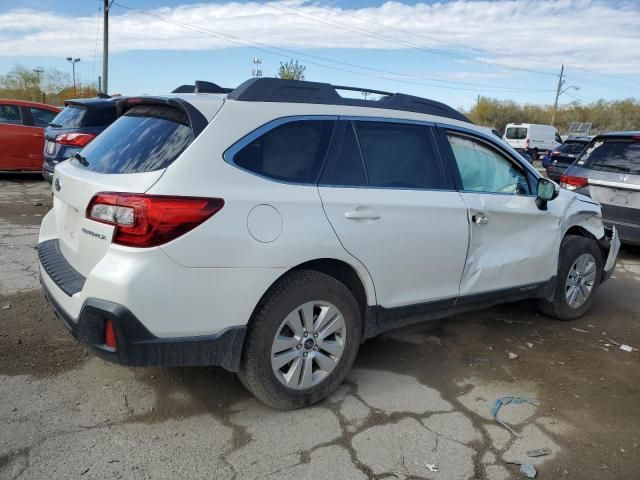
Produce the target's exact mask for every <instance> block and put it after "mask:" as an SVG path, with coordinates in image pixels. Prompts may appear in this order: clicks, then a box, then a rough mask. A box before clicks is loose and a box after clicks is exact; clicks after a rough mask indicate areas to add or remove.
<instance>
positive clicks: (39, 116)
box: [29, 108, 56, 127]
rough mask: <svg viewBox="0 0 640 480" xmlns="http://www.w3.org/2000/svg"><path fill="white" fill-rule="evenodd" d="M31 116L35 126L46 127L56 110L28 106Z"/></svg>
mask: <svg viewBox="0 0 640 480" xmlns="http://www.w3.org/2000/svg"><path fill="white" fill-rule="evenodd" d="M29 110H30V111H31V118H32V119H33V124H34V125H35V126H36V127H46V126H47V125H49V123H50V122H51V120H53V118H54V117H55V116H56V112H53V111H51V110H44V109H42V108H30V109H29Z"/></svg>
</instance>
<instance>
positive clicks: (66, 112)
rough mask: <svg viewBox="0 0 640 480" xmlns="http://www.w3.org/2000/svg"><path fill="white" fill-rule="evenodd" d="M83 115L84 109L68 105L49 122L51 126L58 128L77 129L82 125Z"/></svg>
mask: <svg viewBox="0 0 640 480" xmlns="http://www.w3.org/2000/svg"><path fill="white" fill-rule="evenodd" d="M85 113H86V109H84V108H82V107H75V106H71V105H69V106H67V107H64V108H63V109H62V111H61V112H60V113H59V114H58V115H56V116H55V118H54V119H53V120H51V125H52V126H54V127H60V128H78V127H80V125H81V124H82V119H83V117H84V114H85Z"/></svg>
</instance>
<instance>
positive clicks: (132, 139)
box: [73, 105, 194, 173]
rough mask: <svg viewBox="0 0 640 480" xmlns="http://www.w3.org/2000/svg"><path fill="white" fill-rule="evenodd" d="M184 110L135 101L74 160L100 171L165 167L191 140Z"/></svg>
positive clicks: (110, 171) (191, 133)
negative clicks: (134, 103) (132, 105)
mask: <svg viewBox="0 0 640 480" xmlns="http://www.w3.org/2000/svg"><path fill="white" fill-rule="evenodd" d="M193 138H194V136H193V131H192V130H191V127H190V126H189V121H188V118H187V115H186V113H184V112H183V111H182V110H179V109H177V108H172V107H167V106H158V105H138V106H135V107H133V108H131V109H130V110H128V111H127V112H126V113H125V114H124V115H123V116H122V117H120V118H119V119H118V120H116V121H115V122H114V123H113V124H111V126H109V127H108V128H107V129H106V130H105V131H104V132H102V133H101V134H100V135H98V136H97V137H96V139H95V140H94V141H92V142H91V143H90V144H89V145H88V146H87V147H85V148H84V149H83V150H82V151H81V155H82V157H81V158H76V159H74V160H73V162H74V163H76V164H81V165H82V166H83V167H85V168H87V169H88V170H91V171H93V172H99V173H140V172H150V171H153V170H160V169H162V168H166V167H168V166H169V165H170V164H171V163H172V162H173V161H174V160H175V159H176V158H178V156H179V155H180V154H181V153H182V152H183V151H184V150H185V149H186V148H187V146H189V144H190V143H191V142H192V141H193Z"/></svg>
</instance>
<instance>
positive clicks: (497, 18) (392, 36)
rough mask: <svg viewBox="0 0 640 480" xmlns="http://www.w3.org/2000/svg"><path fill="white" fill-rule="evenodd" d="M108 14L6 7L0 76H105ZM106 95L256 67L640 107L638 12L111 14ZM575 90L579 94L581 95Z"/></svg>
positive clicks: (465, 92) (423, 89)
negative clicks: (286, 65) (299, 67)
mask: <svg viewBox="0 0 640 480" xmlns="http://www.w3.org/2000/svg"><path fill="white" fill-rule="evenodd" d="M101 7H102V0H20V1H19V2H16V1H14V0H0V74H5V73H7V72H8V71H9V70H11V68H13V67H14V66H15V65H16V64H21V65H24V66H26V67H29V68H35V67H44V68H56V69H58V70H61V71H63V72H69V73H70V72H71V65H70V64H69V63H68V62H67V61H66V60H65V58H66V57H69V56H72V57H77V58H80V59H81V61H80V62H79V63H77V65H76V69H77V70H76V72H77V76H78V78H79V79H80V80H81V81H83V82H90V81H94V82H95V81H97V77H98V75H100V74H101V72H102V35H103V32H102V10H101ZM109 39H110V47H109V49H110V56H109V65H110V68H109V92H110V93H122V94H127V95H138V94H143V93H148V94H154V95H157V94H162V93H165V92H169V91H171V90H172V89H173V88H175V87H176V86H178V85H181V84H184V83H193V81H194V80H208V81H212V82H215V83H217V84H219V85H222V86H225V87H234V86H236V85H238V84H240V83H242V82H243V81H244V80H246V79H247V78H249V77H250V76H251V70H252V66H253V65H252V61H253V59H254V58H256V57H257V58H259V59H260V60H261V62H262V63H261V66H260V67H261V70H262V72H263V75H264V76H275V75H276V73H277V71H278V66H279V64H280V62H281V61H287V60H289V59H292V58H293V59H296V60H298V61H299V62H300V63H302V64H303V65H305V66H306V71H305V77H306V79H307V80H313V81H321V82H330V83H333V84H336V85H350V86H357V87H367V88H373V89H378V90H385V91H392V92H397V91H401V92H405V93H409V94H414V95H419V96H423V97H428V98H432V99H435V100H440V101H443V102H445V103H448V104H449V105H451V106H453V107H462V108H470V107H471V106H472V105H473V104H474V103H475V102H476V101H477V98H478V96H479V95H481V96H485V97H492V98H498V99H502V100H514V101H517V102H519V103H536V104H550V103H553V100H554V96H555V91H556V87H557V82H558V75H559V72H560V67H561V65H562V64H564V65H565V71H566V83H565V85H564V86H563V90H564V89H567V90H566V92H565V93H563V94H562V95H561V97H560V103H561V104H564V103H570V102H574V101H577V102H582V103H585V104H588V103H590V102H592V101H595V100H597V99H600V98H603V99H605V100H615V99H621V98H629V97H635V98H640V93H639V89H638V86H639V85H640V53H639V52H640V0H554V1H546V0H508V1H497V0H496V1H491V0H451V1H444V0H443V1H438V2H436V1H423V2H410V1H402V2H399V1H387V2H383V1H376V0H351V1H345V0H312V1H305V0H277V1H267V2H260V1H225V0H221V1H210V2H192V1H189V0H114V3H113V5H112V7H111V10H110V29H109ZM574 87H579V89H576V88H574Z"/></svg>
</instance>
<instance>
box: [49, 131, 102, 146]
mask: <svg viewBox="0 0 640 480" xmlns="http://www.w3.org/2000/svg"><path fill="white" fill-rule="evenodd" d="M94 138H96V136H95V135H93V134H92V133H63V134H60V135H58V136H57V137H56V142H57V143H59V144H61V145H70V146H72V147H84V146H85V145H87V144H88V143H89V142H90V141H91V140H93V139H94Z"/></svg>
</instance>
